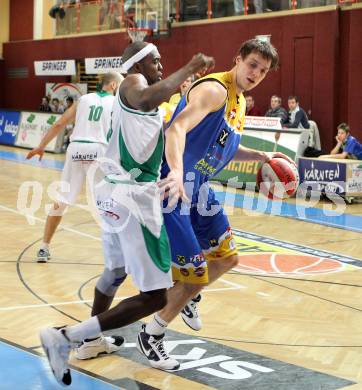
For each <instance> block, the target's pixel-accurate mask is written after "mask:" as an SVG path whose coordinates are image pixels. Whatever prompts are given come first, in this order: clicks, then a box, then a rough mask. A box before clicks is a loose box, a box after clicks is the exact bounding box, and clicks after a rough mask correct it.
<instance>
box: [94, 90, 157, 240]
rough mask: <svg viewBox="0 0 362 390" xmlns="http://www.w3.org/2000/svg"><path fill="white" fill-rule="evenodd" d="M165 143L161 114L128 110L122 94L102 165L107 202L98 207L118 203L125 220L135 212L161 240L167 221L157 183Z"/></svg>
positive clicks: (102, 189) (100, 189)
mask: <svg viewBox="0 0 362 390" xmlns="http://www.w3.org/2000/svg"><path fill="white" fill-rule="evenodd" d="M163 144H164V138H163V122H162V117H161V114H160V112H159V111H158V110H157V111H151V112H142V111H138V110H134V109H131V108H129V107H126V106H125V105H124V104H123V102H122V101H121V99H120V97H119V95H118V97H117V98H116V100H115V101H114V105H113V111H112V125H111V130H110V132H109V135H108V146H107V148H106V152H105V155H104V157H105V161H103V162H102V165H101V167H102V168H101V170H102V171H103V174H105V177H104V180H103V183H102V185H99V186H98V199H103V200H99V201H98V200H97V205H98V207H100V208H104V207H105V206H106V204H105V203H107V204H112V203H113V202H116V203H117V207H119V208H121V209H123V210H124V213H125V214H124V215H123V217H124V219H125V220H126V219H127V215H129V214H130V213H131V214H132V215H133V216H134V217H135V218H136V219H137V221H138V222H139V223H140V224H141V225H142V226H143V227H145V228H147V229H148V231H149V232H151V234H152V235H153V236H155V237H158V238H159V237H160V236H161V234H162V226H163V218H162V211H161V204H160V194H159V189H158V186H157V184H156V181H157V180H158V179H159V176H160V168H161V162H162V156H163ZM104 199H106V200H107V201H106V202H104ZM120 212H121V211H120ZM123 217H122V218H123Z"/></svg>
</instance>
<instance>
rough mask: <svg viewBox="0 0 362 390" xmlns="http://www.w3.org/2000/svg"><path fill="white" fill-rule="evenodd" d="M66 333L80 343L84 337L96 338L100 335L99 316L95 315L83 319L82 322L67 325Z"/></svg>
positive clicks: (70, 338) (72, 339) (73, 340)
mask: <svg viewBox="0 0 362 390" xmlns="http://www.w3.org/2000/svg"><path fill="white" fill-rule="evenodd" d="M65 333H66V335H67V336H68V338H69V340H70V341H72V342H76V343H79V342H81V341H83V340H84V339H94V338H97V337H99V335H100V333H101V326H100V325H99V321H98V317H97V316H94V317H92V318H90V319H89V320H86V321H83V322H81V323H80V324H77V325H73V326H67V327H66V328H65Z"/></svg>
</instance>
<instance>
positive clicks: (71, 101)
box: [65, 96, 74, 110]
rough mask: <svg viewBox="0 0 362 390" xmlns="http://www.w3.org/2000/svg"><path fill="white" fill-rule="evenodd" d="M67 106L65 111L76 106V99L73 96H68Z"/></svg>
mask: <svg viewBox="0 0 362 390" xmlns="http://www.w3.org/2000/svg"><path fill="white" fill-rule="evenodd" d="M65 104H66V107H65V109H66V110H68V108H70V107H72V105H73V104H74V99H73V98H72V97H71V96H68V97H67V98H66V99H65Z"/></svg>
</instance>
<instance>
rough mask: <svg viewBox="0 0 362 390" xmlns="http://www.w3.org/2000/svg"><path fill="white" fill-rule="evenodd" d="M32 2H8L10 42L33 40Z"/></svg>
mask: <svg viewBox="0 0 362 390" xmlns="http://www.w3.org/2000/svg"><path fill="white" fill-rule="evenodd" d="M33 14H34V1H33V0H25V1H24V0H11V1H10V41H22V40H27V39H33Z"/></svg>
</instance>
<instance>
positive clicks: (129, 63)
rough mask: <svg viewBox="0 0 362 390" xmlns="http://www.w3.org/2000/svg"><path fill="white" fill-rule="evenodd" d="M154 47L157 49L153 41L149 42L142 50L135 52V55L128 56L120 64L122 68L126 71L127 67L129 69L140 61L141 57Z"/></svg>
mask: <svg viewBox="0 0 362 390" xmlns="http://www.w3.org/2000/svg"><path fill="white" fill-rule="evenodd" d="M154 49H156V50H157V47H156V46H155V45H154V44H153V43H149V44H148V45H147V46H145V47H144V48H143V49H142V50H140V51H139V52H137V53H136V54H135V55H133V56H132V57H131V58H129V59H128V60H127V61H126V62H125V63H124V64H122V69H123V70H124V71H126V72H128V71H129V69H131V68H132V66H133V65H134V64H137V62H140V61H141V60H142V59H144V58H145V57H146V56H148V55H149V54H150V53H151V51H153V50H154Z"/></svg>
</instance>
